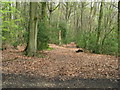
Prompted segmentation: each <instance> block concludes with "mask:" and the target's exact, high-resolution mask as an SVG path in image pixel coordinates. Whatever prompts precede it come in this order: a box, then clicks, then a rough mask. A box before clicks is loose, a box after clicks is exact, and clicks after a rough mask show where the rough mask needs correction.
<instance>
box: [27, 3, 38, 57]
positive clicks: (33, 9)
mask: <svg viewBox="0 0 120 90" xmlns="http://www.w3.org/2000/svg"><path fill="white" fill-rule="evenodd" d="M37 4H38V3H37V2H30V20H29V37H28V38H29V40H28V46H27V49H26V51H27V55H28V56H34V55H35V54H36V51H37V22H38V18H37Z"/></svg>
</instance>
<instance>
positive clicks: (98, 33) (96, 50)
mask: <svg viewBox="0 0 120 90" xmlns="http://www.w3.org/2000/svg"><path fill="white" fill-rule="evenodd" d="M102 17H103V2H101V6H100V12H99V20H98V29H97V40H96V49H95V52H96V53H99V52H100V51H99V44H100V33H101V23H102Z"/></svg>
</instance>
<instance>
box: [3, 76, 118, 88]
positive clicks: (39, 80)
mask: <svg viewBox="0 0 120 90" xmlns="http://www.w3.org/2000/svg"><path fill="white" fill-rule="evenodd" d="M2 83H3V84H2V87H3V88H47V87H49V88H118V86H119V85H118V81H117V80H110V79H82V78H78V77H74V78H71V79H69V80H65V81H62V80H60V78H59V77H55V78H53V79H48V78H46V77H41V76H39V77H30V76H26V75H22V74H21V75H15V74H6V75H5V74H2Z"/></svg>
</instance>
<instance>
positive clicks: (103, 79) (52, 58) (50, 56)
mask: <svg viewBox="0 0 120 90" xmlns="http://www.w3.org/2000/svg"><path fill="white" fill-rule="evenodd" d="M49 46H50V47H51V48H53V49H52V50H45V51H42V52H39V54H41V53H42V55H44V57H41V56H40V57H39V58H38V57H26V56H24V55H23V54H22V52H21V51H22V48H21V49H20V48H19V49H18V50H15V49H12V50H4V51H2V55H3V58H2V71H3V74H2V87H3V88H22V87H24V88H46V87H50V88H118V86H119V85H118V81H117V79H118V59H117V58H116V57H114V56H110V55H100V54H93V53H85V52H79V53H76V52H75V51H76V50H77V48H67V47H62V46H57V45H54V44H50V45H49Z"/></svg>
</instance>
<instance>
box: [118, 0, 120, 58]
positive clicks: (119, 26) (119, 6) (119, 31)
mask: <svg viewBox="0 0 120 90" xmlns="http://www.w3.org/2000/svg"><path fill="white" fill-rule="evenodd" d="M118 57H120V1H119V2H118Z"/></svg>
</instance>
